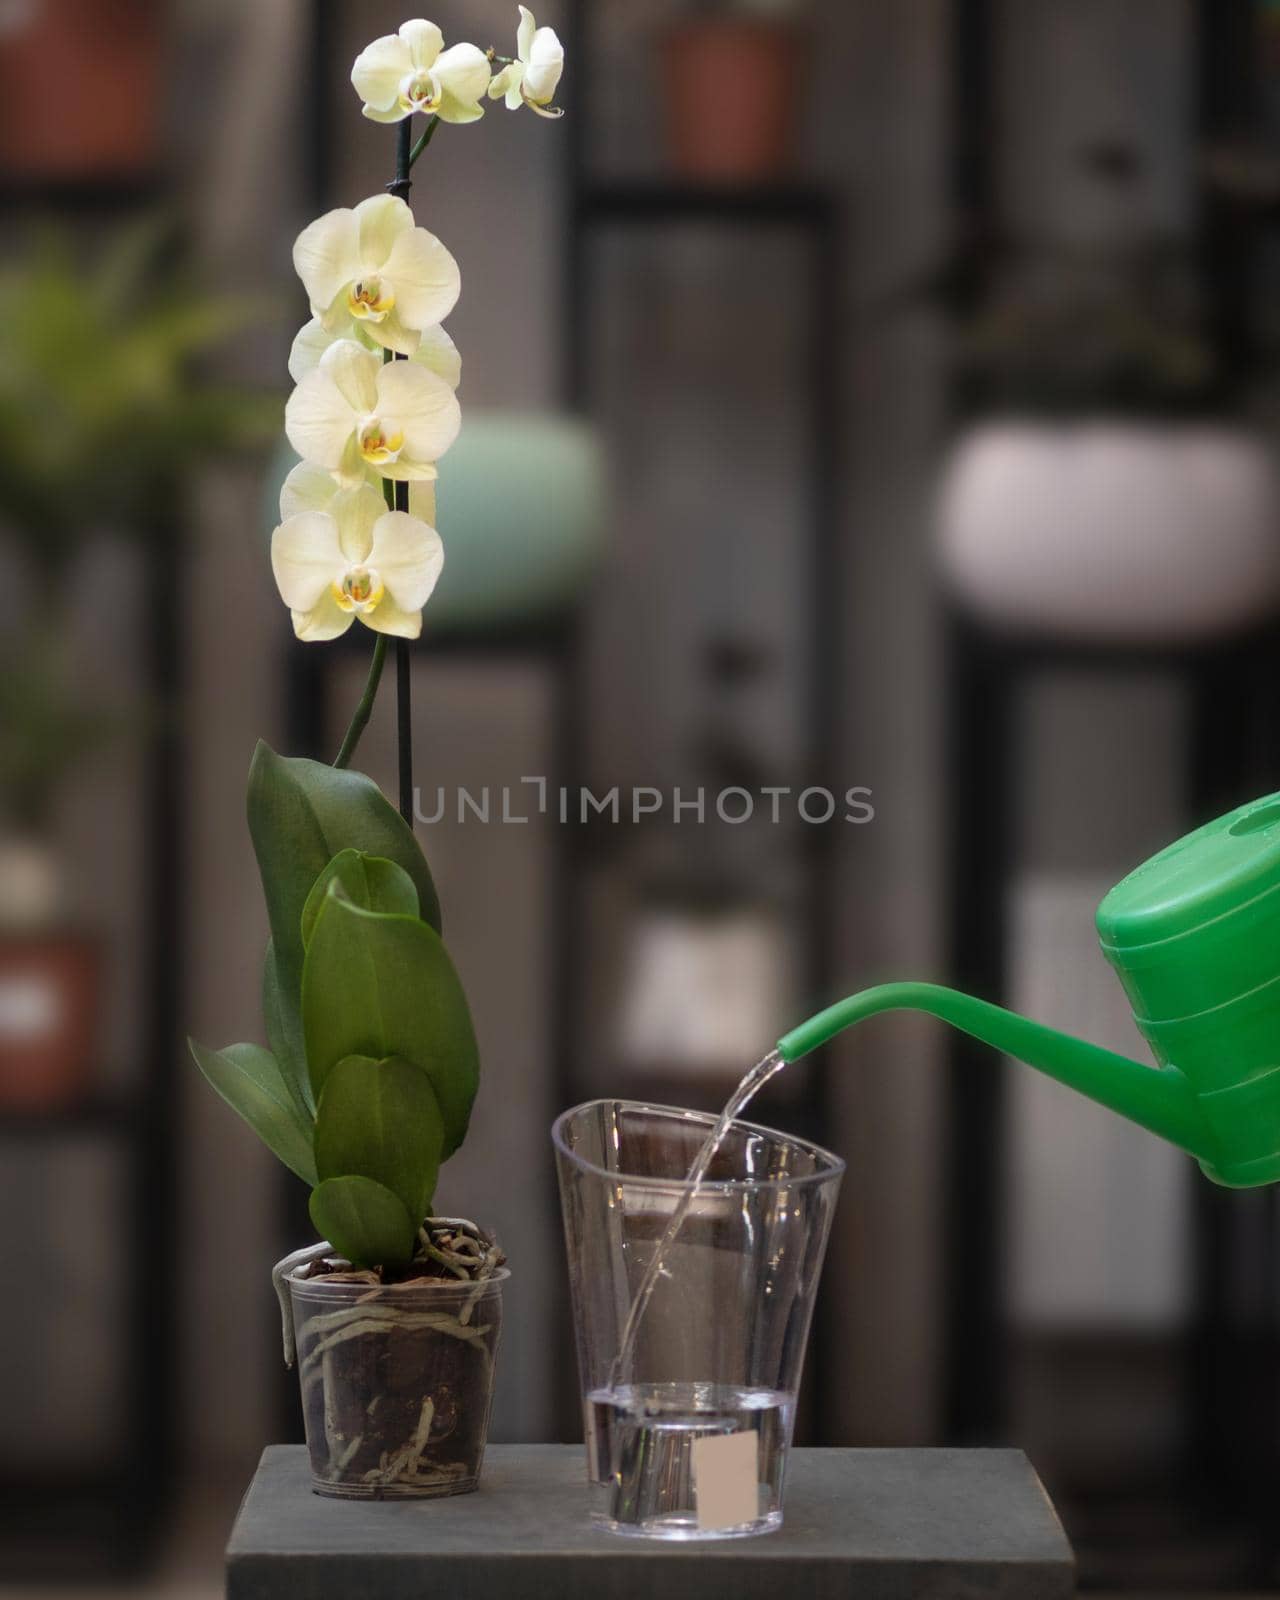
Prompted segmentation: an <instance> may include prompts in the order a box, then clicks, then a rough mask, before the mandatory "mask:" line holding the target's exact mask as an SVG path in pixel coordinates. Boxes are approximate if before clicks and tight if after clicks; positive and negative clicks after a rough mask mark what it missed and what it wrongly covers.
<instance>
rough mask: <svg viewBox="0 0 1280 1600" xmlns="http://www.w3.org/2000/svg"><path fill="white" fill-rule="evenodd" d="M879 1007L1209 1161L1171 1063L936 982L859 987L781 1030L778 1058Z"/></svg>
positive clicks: (1201, 1122)
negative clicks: (1142, 1057) (1106, 1045)
mask: <svg viewBox="0 0 1280 1600" xmlns="http://www.w3.org/2000/svg"><path fill="white" fill-rule="evenodd" d="M881 1011H924V1012H927V1013H928V1014H929V1015H930V1016H934V1017H938V1018H940V1019H941V1020H942V1021H943V1022H947V1023H950V1025H951V1026H952V1027H953V1028H958V1029H960V1030H961V1032H963V1033H967V1034H970V1035H971V1036H972V1037H973V1038H975V1039H980V1040H981V1041H982V1042H983V1044H989V1045H991V1046H992V1047H993V1048H994V1049H996V1050H999V1051H1001V1052H1003V1053H1004V1054H1005V1055H1010V1056H1014V1057H1015V1058H1016V1059H1017V1060H1019V1061H1022V1062H1024V1063H1026V1065H1028V1066H1031V1067H1035V1068H1037V1069H1038V1070H1039V1071H1041V1072H1043V1073H1046V1074H1047V1075H1048V1076H1049V1077H1051V1078H1055V1079H1056V1080H1057V1081H1058V1082H1059V1083H1063V1084H1066V1085H1067V1086H1068V1087H1069V1088H1071V1089H1075V1090H1077V1091H1078V1092H1079V1093H1080V1094H1084V1095H1087V1096H1088V1097H1089V1099H1091V1100H1096V1101H1097V1102H1098V1103H1099V1104H1100V1105H1104V1106H1106V1107H1107V1108H1108V1109H1109V1110H1111V1111H1116V1112H1119V1114H1120V1115H1121V1116H1123V1117H1127V1118H1128V1119H1129V1120H1130V1121H1131V1122H1136V1123H1137V1124H1138V1125H1139V1126H1140V1127H1143V1128H1146V1129H1147V1130H1148V1131H1149V1132H1151V1133H1155V1134H1158V1135H1159V1136H1160V1137H1161V1138H1162V1139H1168V1140H1169V1141H1170V1142H1171V1143H1173V1144H1176V1145H1177V1146H1179V1148H1180V1149H1182V1150H1185V1151H1186V1152H1187V1153H1188V1154H1189V1155H1193V1156H1195V1158H1196V1159H1197V1160H1198V1161H1200V1162H1202V1163H1204V1164H1205V1165H1206V1166H1207V1167H1210V1168H1212V1167H1213V1166H1214V1165H1215V1162H1216V1156H1217V1149H1216V1139H1215V1137H1214V1133H1213V1130H1212V1128H1211V1127H1210V1125H1209V1123H1208V1121H1207V1119H1206V1118H1205V1116H1204V1115H1203V1113H1202V1111H1201V1109H1200V1106H1199V1103H1198V1101H1197V1098H1196V1095H1195V1093H1194V1091H1193V1089H1192V1087H1191V1084H1190V1083H1189V1082H1188V1080H1187V1078H1186V1077H1185V1076H1184V1074H1183V1073H1181V1072H1180V1071H1179V1070H1178V1069H1177V1068H1176V1067H1172V1066H1160V1067H1155V1066H1144V1065H1143V1064H1142V1063H1141V1062H1138V1061H1131V1060H1130V1059H1129V1058H1128V1057H1127V1056H1121V1055H1116V1054H1115V1052H1114V1051H1111V1050H1103V1049H1101V1048H1100V1047H1099V1046H1097V1045H1092V1044H1087V1043H1086V1042H1085V1041H1084V1040H1082V1039H1074V1038H1072V1037H1071V1036H1070V1035H1069V1034H1065V1033H1059V1032H1057V1031H1056V1030H1055V1029H1053V1028H1046V1027H1045V1026H1044V1025H1043V1024H1042V1023H1039V1022H1032V1021H1031V1020H1030V1019H1029V1018H1028V1017H1021V1016H1019V1015H1018V1014H1017V1013H1016V1012H1014V1011H1006V1010H1005V1009H1004V1008H1003V1007H1001V1006H996V1005H991V1004H990V1003H989V1002H988V1001H985V1000H978V999H975V998H974V997H973V996H972V995H967V994H961V993H960V992H959V991H958V990H955V989H946V988H943V987H942V986H941V985H939V984H934V983H885V984H881V985H879V986H878V987H877V988H874V989H864V990H863V991H862V993H861V994H855V995H851V996H850V997H849V998H848V999H847V1000H841V1001H839V1002H838V1003H837V1004H836V1005H833V1006H829V1007H828V1008H827V1010H825V1011H820V1012H819V1013H818V1014H817V1016H814V1017H810V1018H809V1020H808V1021H807V1022H802V1023H801V1024H800V1026H799V1027H798V1028H793V1029H792V1030H791V1032H790V1033H786V1034H784V1035H783V1036H782V1038H781V1039H779V1040H778V1053H779V1054H780V1055H781V1056H782V1058H783V1060H784V1061H788V1062H790V1061H795V1060H797V1059H798V1058H799V1057H800V1056H803V1055H807V1054H808V1052H809V1051H810V1050H813V1049H815V1048H816V1047H817V1046H818V1045H820V1044H824V1043H825V1042H826V1041H827V1040H828V1039H830V1038H832V1037H834V1035H835V1034H837V1033H841V1032H843V1031H844V1029H845V1028H848V1027H850V1026H852V1024H853V1023H855V1022H861V1021H863V1020H864V1019H865V1018H867V1017H871V1016H875V1015H876V1014H877V1013H878V1012H881Z"/></svg>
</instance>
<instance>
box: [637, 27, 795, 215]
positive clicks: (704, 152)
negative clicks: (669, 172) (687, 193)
mask: <svg viewBox="0 0 1280 1600" xmlns="http://www.w3.org/2000/svg"><path fill="white" fill-rule="evenodd" d="M801 56H802V36H801V34H800V32H799V30H798V29H796V28H794V27H789V26H788V25H786V24H785V23H781V22H765V21H761V20H759V19H753V18H749V17H708V18H706V19H704V20H700V21H691V22H681V23H678V24H676V25H675V26H674V27H672V28H671V29H670V30H669V31H668V32H667V34H666V35H665V37H664V39H663V50H662V76H663V87H664V91H665V96H666V109H667V143H668V147H669V151H670V158H671V164H672V166H673V167H674V168H675V170H676V171H677V172H678V173H679V174H680V175H681V177H685V178H696V179H700V180H702V181H708V182H728V183H759V182H761V181H764V180H768V179H771V178H778V177H780V176H782V174H783V173H785V172H786V170H787V169H788V168H789V167H790V165H791V163H792V161H793V158H794V156H795V148H796V117H797V108H798V106H799V104H800V93H799V91H800V73H801V65H802V62H801Z"/></svg>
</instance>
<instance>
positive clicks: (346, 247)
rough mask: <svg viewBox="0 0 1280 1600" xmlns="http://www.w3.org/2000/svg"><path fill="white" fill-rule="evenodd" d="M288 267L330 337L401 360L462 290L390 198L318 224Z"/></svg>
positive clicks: (442, 252)
mask: <svg viewBox="0 0 1280 1600" xmlns="http://www.w3.org/2000/svg"><path fill="white" fill-rule="evenodd" d="M293 264H294V267H295V268H296V270H297V273H298V276H299V277H300V278H301V279H302V283H303V287H304V288H305V289H306V291H307V296H308V298H309V299H310V301H311V309H312V311H313V312H314V313H315V315H316V316H317V317H318V318H319V320H320V322H321V324H322V325H323V327H324V329H325V331H326V332H327V333H330V334H333V335H334V336H335V337H346V338H358V339H359V341H360V342H361V343H362V344H369V345H380V346H382V347H383V348H385V349H387V350H394V351H396V352H397V353H398V354H400V355H412V354H413V353H414V351H415V350H416V349H417V348H418V344H419V341H420V340H421V337H422V331H423V329H424V328H429V327H432V326H434V325H435V324H436V323H439V322H441V321H442V320H443V319H444V318H445V317H447V316H448V315H449V313H450V312H451V311H452V310H453V308H454V306H455V305H456V304H457V302H458V294H459V291H460V290H461V288H462V278H461V274H460V273H459V271H458V263H457V262H456V261H455V260H454V259H453V257H452V256H451V255H450V254H449V252H448V250H446V249H445V247H444V245H442V244H441V243H440V241H439V239H437V238H436V236H435V234H433V233H428V232H427V230H426V229H425V228H417V227H415V226H414V223H413V212H412V211H410V209H409V207H408V206H407V205H406V204H405V202H404V201H403V200H398V199H396V197H395V196H394V195H389V194H376V195H373V196H371V197H370V198H369V199H368V200H362V201H361V202H360V204H359V205H358V206H356V208H355V209H354V210H353V211H352V210H348V209H346V208H345V207H340V208H339V209H338V210H336V211H328V212H326V213H325V215H324V216H323V217H317V219H316V220H315V221H314V222H313V223H311V224H309V225H308V226H307V227H305V228H304V229H303V230H302V232H301V233H300V234H299V235H298V238H297V240H296V242H295V244H294V247H293Z"/></svg>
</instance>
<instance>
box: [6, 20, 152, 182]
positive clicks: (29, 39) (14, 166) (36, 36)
mask: <svg viewBox="0 0 1280 1600" xmlns="http://www.w3.org/2000/svg"><path fill="white" fill-rule="evenodd" d="M168 12H169V7H168V5H166V4H165V0H111V3H110V4H109V5H103V4H102V0H6V3H5V4H4V6H3V7H0V171H3V173H4V174H5V176H7V177H9V178H11V179H12V178H13V177H20V178H25V179H36V180H50V179H68V178H136V177H138V176H143V175H146V174H147V173H149V172H150V171H151V169H152V168H153V167H154V166H155V163H156V156H157V154H158V149H159V121H160V95H161V88H162V85H163V82H164V76H163V57H164V48H165V42H166V41H165V34H166V24H167V21H168Z"/></svg>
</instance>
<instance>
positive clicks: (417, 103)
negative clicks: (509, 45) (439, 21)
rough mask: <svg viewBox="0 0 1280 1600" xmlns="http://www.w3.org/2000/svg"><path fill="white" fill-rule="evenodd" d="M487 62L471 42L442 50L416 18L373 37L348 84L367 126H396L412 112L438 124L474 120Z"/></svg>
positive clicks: (435, 33)
mask: <svg viewBox="0 0 1280 1600" xmlns="http://www.w3.org/2000/svg"><path fill="white" fill-rule="evenodd" d="M489 70H490V69H489V60H488V57H487V56H486V55H485V53H484V51H483V50H478V49H477V48H476V46H475V45H473V44H455V45H451V46H450V48H449V49H448V50H446V49H445V48H444V35H443V34H442V33H441V32H440V30H439V28H437V27H436V25H435V23H434V22H425V21H424V20H423V19H422V18H421V17H419V18H417V19H416V20H415V21H413V22H406V23H405V24H404V26H403V27H402V28H401V29H400V31H399V32H398V33H388V34H384V35H383V37H382V38H380V39H375V40H374V41H373V43H372V44H371V45H368V46H367V47H366V48H365V49H363V50H362V51H361V52H360V54H359V55H358V56H357V57H356V61H355V65H354V66H353V67H352V69H351V83H352V86H353V87H354V89H355V91H356V93H357V94H358V95H359V96H360V98H361V99H362V100H363V101H364V114H365V116H366V117H368V118H369V119H370V120H371V121H373V122H400V121H403V119H404V118H405V117H411V116H412V115H413V113H414V112H415V111H421V112H424V113H425V114H426V115H427V116H437V117H439V118H440V119H441V121H443V122H475V121H476V120H477V119H478V118H480V117H482V116H483V115H484V107H483V106H482V105H481V104H480V100H481V98H482V97H483V95H484V92H485V90H486V89H487V88H488V87H489Z"/></svg>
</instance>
